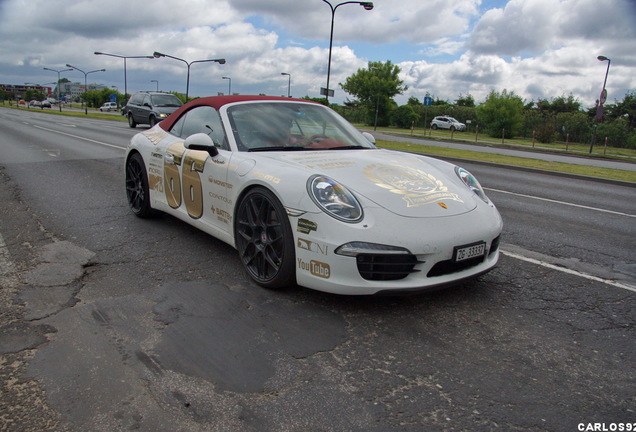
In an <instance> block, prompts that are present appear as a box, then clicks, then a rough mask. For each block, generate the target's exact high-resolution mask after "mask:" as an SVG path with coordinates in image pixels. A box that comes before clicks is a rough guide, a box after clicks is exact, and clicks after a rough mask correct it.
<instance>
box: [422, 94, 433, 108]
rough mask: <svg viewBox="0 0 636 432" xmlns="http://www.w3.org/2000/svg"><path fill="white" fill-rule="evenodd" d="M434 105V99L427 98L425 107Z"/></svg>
mask: <svg viewBox="0 0 636 432" xmlns="http://www.w3.org/2000/svg"><path fill="white" fill-rule="evenodd" d="M431 105H433V98H432V97H430V96H426V97H425V98H424V106H431Z"/></svg>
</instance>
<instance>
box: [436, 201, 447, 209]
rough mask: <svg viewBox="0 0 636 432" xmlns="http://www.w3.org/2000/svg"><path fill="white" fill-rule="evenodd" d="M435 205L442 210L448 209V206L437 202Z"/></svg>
mask: <svg viewBox="0 0 636 432" xmlns="http://www.w3.org/2000/svg"><path fill="white" fill-rule="evenodd" d="M437 204H439V206H440V207H441V208H443V209H448V206H447V205H446V204H444V203H443V202H438V203H437Z"/></svg>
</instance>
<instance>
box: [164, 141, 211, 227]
mask: <svg viewBox="0 0 636 432" xmlns="http://www.w3.org/2000/svg"><path fill="white" fill-rule="evenodd" d="M185 152H186V148H185V146H184V145H183V143H182V142H178V143H175V144H173V145H171V146H170V147H168V149H167V150H166V156H168V155H171V156H172V158H168V157H166V158H164V163H163V174H164V186H165V188H164V190H165V191H166V200H167V201H168V205H169V206H170V207H172V208H174V209H176V208H179V206H181V201H182V197H183V201H185V206H186V210H187V211H188V215H189V216H190V217H191V218H194V219H198V218H200V217H201V216H203V184H202V182H201V176H200V174H199V173H202V172H203V168H204V167H205V161H206V159H207V158H208V154H207V153H206V152H202V151H189V152H188V153H187V154H186V156H185V158H184V157H183V155H184V153H185ZM169 159H173V161H174V162H172V163H171V162H169ZM179 166H182V168H181V171H182V175H181V177H179V168H178V167H179Z"/></svg>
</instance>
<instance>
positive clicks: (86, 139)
mask: <svg viewBox="0 0 636 432" xmlns="http://www.w3.org/2000/svg"><path fill="white" fill-rule="evenodd" d="M33 127H35V128H38V129H42V130H45V131H49V132H53V133H56V134H60V135H66V136H70V137H72V138H77V139H81V140H84V141H88V142H92V143H95V144H99V145H103V146H106V147H112V148H116V149H119V150H126V148H125V147H120V146H116V145H114V144H108V143H105V142H102V141H96V140H92V139H90V138H85V137H81V136H78V135H73V134H69V133H65V132H60V131H56V130H55V129H48V128H45V127H42V126H36V125H33Z"/></svg>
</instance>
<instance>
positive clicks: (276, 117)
mask: <svg viewBox="0 0 636 432" xmlns="http://www.w3.org/2000/svg"><path fill="white" fill-rule="evenodd" d="M227 115H228V118H229V120H230V123H231V125H232V132H233V133H234V138H235V139H236V142H237V145H238V147H239V150H241V151H277V150H281V151H294V150H338V149H340V150H344V149H371V148H375V147H374V146H373V144H371V142H369V141H368V140H367V139H366V138H365V137H364V135H362V134H361V133H360V132H359V131H358V130H357V129H355V128H354V127H353V126H352V125H351V124H349V122H347V121H346V120H344V119H343V118H342V117H340V116H339V115H338V114H336V113H335V112H333V111H331V110H330V109H328V108H326V107H325V106H323V105H318V104H310V103H300V102H271V101H268V102H248V103H241V104H236V105H232V106H230V107H229V108H228V109H227Z"/></svg>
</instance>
